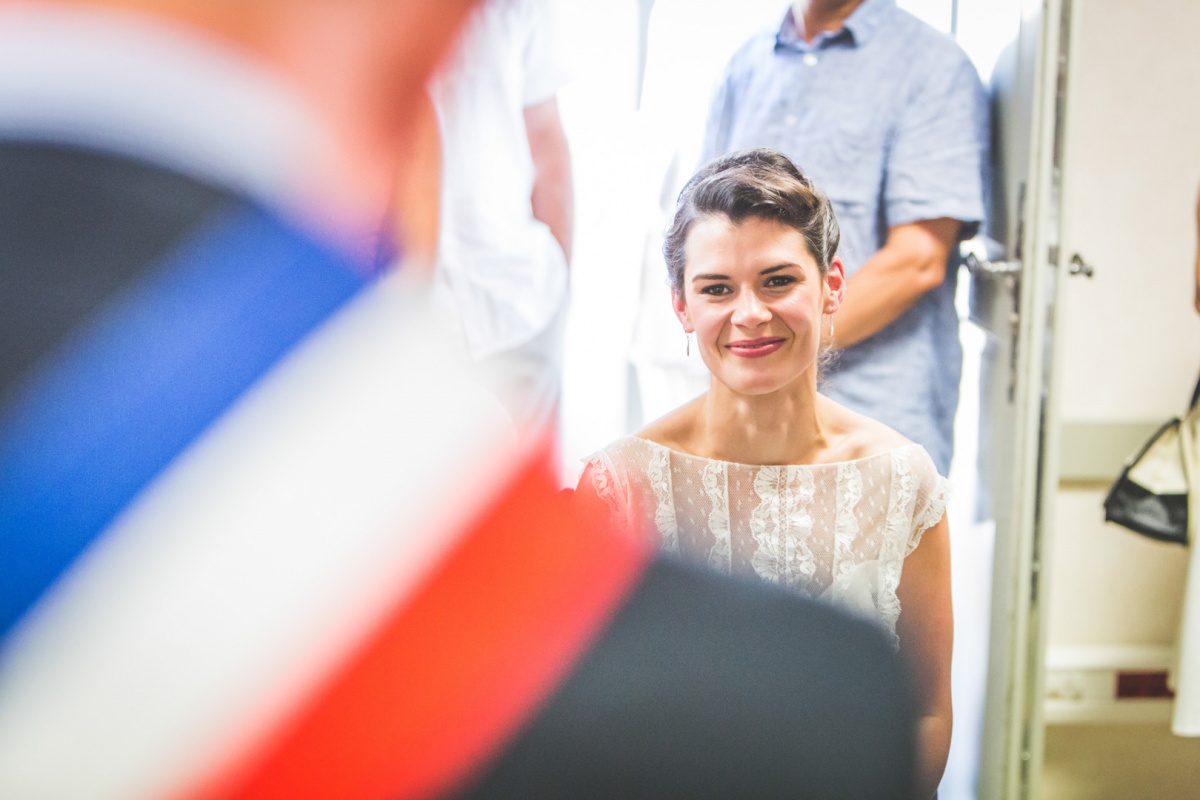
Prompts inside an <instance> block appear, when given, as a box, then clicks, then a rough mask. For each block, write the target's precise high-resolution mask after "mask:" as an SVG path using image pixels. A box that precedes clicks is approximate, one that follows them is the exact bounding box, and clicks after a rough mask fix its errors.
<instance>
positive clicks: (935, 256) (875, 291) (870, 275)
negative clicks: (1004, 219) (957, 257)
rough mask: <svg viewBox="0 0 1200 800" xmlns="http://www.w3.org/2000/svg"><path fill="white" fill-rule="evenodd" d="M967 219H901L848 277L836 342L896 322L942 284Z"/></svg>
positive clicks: (843, 343) (844, 344) (840, 343)
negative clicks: (909, 221)
mask: <svg viewBox="0 0 1200 800" xmlns="http://www.w3.org/2000/svg"><path fill="white" fill-rule="evenodd" d="M961 225H962V223H961V222H959V221H958V220H956V219H948V218H945V217H943V218H940V219H930V220H923V221H920V222H912V223H908V224H905V225H897V226H895V227H893V228H892V229H891V230H890V231H888V237H887V241H886V242H885V243H884V245H883V247H881V248H880V249H879V250H878V251H877V252H876V253H875V255H873V256H871V258H869V259H868V260H867V262H866V263H865V264H863V266H862V269H860V270H859V271H858V272H857V273H855V275H854V277H852V278H850V279H849V280H848V281H847V282H846V297H845V300H844V301H843V302H842V307H841V308H840V309H839V310H838V312H837V318H836V322H837V325H836V336H835V337H834V344H836V345H837V346H838V347H849V346H850V345H852V344H857V343H858V342H861V341H862V340H863V339H866V338H867V337H868V336H872V335H874V334H875V333H878V332H879V331H881V330H883V329H884V328H886V327H887V326H888V325H890V324H892V323H893V322H895V321H896V320H897V319H898V318H899V317H900V315H901V314H903V313H904V312H905V311H907V310H908V309H910V308H911V307H912V306H913V304H914V303H916V302H917V300H919V299H920V298H921V296H922V295H924V294H925V293H926V292H929V291H932V290H934V289H936V288H937V287H938V286H941V285H942V281H943V280H945V278H946V259H947V258H948V257H949V254H950V248H952V247H954V246H955V245H956V244H957V243H958V231H959V228H960V227H961Z"/></svg>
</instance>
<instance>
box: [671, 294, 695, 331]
mask: <svg viewBox="0 0 1200 800" xmlns="http://www.w3.org/2000/svg"><path fill="white" fill-rule="evenodd" d="M671 308H673V309H675V316H676V318H677V319H678V320H679V324H680V325H682V326H683V332H684V333H692V332H693V331H695V330H696V326H695V325H693V324H692V317H691V315H690V314H688V308H687V302H686V301H685V300H684V299H683V295H681V294H679V293H678V292H676V291H675V290H674V289H672V290H671Z"/></svg>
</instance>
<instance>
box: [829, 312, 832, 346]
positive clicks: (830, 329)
mask: <svg viewBox="0 0 1200 800" xmlns="http://www.w3.org/2000/svg"><path fill="white" fill-rule="evenodd" d="M829 341H831V342H832V341H833V317H830V318H829Z"/></svg>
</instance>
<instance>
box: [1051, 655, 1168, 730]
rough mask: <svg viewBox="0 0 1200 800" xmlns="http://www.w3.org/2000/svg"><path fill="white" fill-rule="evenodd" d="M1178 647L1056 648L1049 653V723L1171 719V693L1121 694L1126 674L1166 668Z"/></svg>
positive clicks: (1134, 721) (1162, 670)
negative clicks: (1121, 680) (1122, 676)
mask: <svg viewBox="0 0 1200 800" xmlns="http://www.w3.org/2000/svg"><path fill="white" fill-rule="evenodd" d="M1173 659H1174V651H1173V650H1172V648H1170V647H1162V646H1127V647H1121V646H1099V647H1051V648H1049V650H1048V652H1047V654H1046V683H1045V695H1044V697H1045V705H1044V706H1043V713H1044V718H1045V721H1046V724H1048V725H1081V724H1097V723H1114V722H1130V723H1157V722H1167V721H1169V720H1170V719H1171V708H1172V704H1173V701H1172V700H1171V699H1170V698H1169V697H1118V696H1117V679H1118V675H1120V674H1121V673H1157V672H1165V671H1167V670H1169V669H1170V668H1171V666H1172V662H1173Z"/></svg>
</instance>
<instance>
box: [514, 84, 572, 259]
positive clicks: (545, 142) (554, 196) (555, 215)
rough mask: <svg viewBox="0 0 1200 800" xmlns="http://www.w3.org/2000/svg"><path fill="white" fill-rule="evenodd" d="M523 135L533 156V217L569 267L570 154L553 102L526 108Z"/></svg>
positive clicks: (570, 220) (570, 216)
mask: <svg viewBox="0 0 1200 800" xmlns="http://www.w3.org/2000/svg"><path fill="white" fill-rule="evenodd" d="M525 133H526V135H527V136H528V137H529V152H530V153H531V154H532V155H533V195H532V197H531V198H530V201H531V203H532V205H533V216H534V218H536V219H538V220H540V221H542V222H544V223H546V226H547V227H549V228H550V233H552V234H553V235H554V238H555V239H557V240H558V244H559V245H560V246H561V247H562V251H563V256H565V258H566V261H567V264H570V263H571V237H572V232H573V226H574V218H575V208H574V195H573V192H574V189H573V185H572V180H571V151H570V148H569V147H568V146H567V135H566V133H565V132H564V131H563V127H562V120H561V119H560V117H559V115H558V101H557V100H556V99H554V98H553V97H551V98H550V99H549V100H543V101H542V102H540V103H534V104H533V105H531V106H526V107H525Z"/></svg>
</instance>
